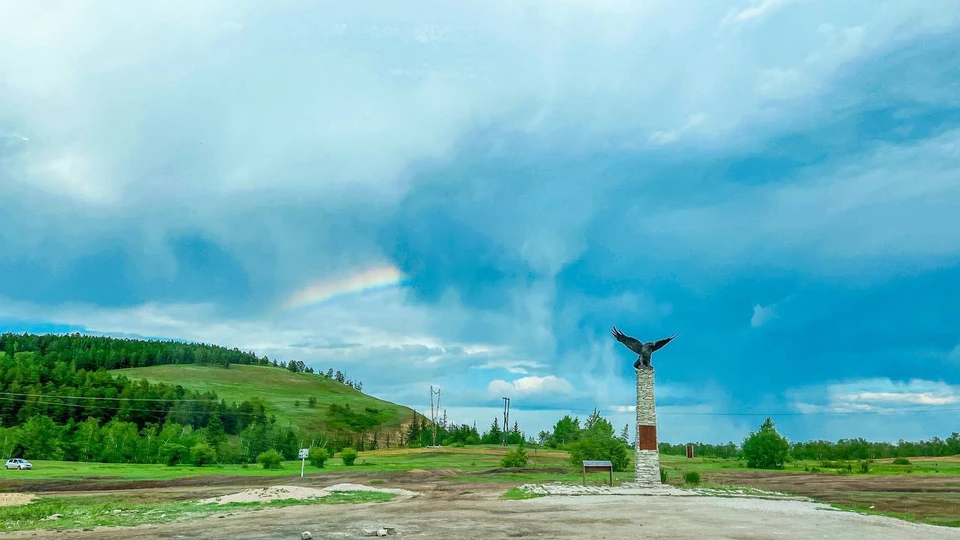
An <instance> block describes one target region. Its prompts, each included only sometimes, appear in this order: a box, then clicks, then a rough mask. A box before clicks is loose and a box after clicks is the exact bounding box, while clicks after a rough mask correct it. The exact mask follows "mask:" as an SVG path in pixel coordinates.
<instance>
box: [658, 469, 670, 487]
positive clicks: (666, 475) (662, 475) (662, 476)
mask: <svg viewBox="0 0 960 540" xmlns="http://www.w3.org/2000/svg"><path fill="white" fill-rule="evenodd" d="M668 478H670V473H668V472H667V470H666V469H664V468H663V467H660V483H661V484H666V483H667V479H668Z"/></svg>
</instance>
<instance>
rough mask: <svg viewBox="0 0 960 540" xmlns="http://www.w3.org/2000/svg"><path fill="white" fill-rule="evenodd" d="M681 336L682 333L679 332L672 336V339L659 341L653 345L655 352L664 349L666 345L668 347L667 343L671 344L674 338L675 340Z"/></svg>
mask: <svg viewBox="0 0 960 540" xmlns="http://www.w3.org/2000/svg"><path fill="white" fill-rule="evenodd" d="M679 335H680V332H677V333H676V334H674V335H672V336H670V337H668V338H665V339H661V340H659V341H656V342H654V344H653V350H654V351H658V350H660V349H662V348H663V346H664V345H666V344H667V343H670V342H671V341H673V338H675V337H677V336H679Z"/></svg>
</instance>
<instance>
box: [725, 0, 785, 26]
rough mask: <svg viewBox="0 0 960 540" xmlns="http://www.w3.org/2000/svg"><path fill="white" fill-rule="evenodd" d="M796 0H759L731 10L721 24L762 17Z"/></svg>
mask: <svg viewBox="0 0 960 540" xmlns="http://www.w3.org/2000/svg"><path fill="white" fill-rule="evenodd" d="M795 1H796V0H760V1H759V2H756V3H754V5H752V6H750V7H747V8H743V9H740V10H733V11H731V12H730V13H729V14H728V15H727V17H726V18H724V20H723V24H730V23H744V22H747V21H751V20H754V19H762V18H764V17H767V16H769V15H771V14H772V13H775V12H776V11H778V10H780V9H783V8H784V7H786V6H787V5H789V4H792V3H794V2H795Z"/></svg>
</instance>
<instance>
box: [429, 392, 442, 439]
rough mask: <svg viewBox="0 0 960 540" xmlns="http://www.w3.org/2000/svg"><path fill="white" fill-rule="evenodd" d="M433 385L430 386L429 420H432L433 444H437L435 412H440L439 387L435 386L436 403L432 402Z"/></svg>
mask: <svg viewBox="0 0 960 540" xmlns="http://www.w3.org/2000/svg"><path fill="white" fill-rule="evenodd" d="M433 394H434V391H433V386H432V385H431V386H430V421H431V422H433V445H434V446H436V445H437V414H438V413H439V412H440V389H439V388H437V391H436V394H437V404H436V407H434V404H433Z"/></svg>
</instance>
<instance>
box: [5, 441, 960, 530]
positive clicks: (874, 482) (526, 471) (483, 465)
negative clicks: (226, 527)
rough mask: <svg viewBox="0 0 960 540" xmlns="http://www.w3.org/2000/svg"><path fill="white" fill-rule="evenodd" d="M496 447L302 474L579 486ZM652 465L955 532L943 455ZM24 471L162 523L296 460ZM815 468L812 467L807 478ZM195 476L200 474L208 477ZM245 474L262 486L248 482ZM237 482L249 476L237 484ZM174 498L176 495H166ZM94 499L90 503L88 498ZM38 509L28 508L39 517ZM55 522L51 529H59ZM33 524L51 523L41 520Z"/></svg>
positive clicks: (21, 475)
mask: <svg viewBox="0 0 960 540" xmlns="http://www.w3.org/2000/svg"><path fill="white" fill-rule="evenodd" d="M506 451H507V449H506V448H504V447H501V446H492V445H489V446H468V447H463V448H453V447H443V448H418V449H386V450H374V451H368V452H361V453H360V455H359V457H358V459H357V460H356V463H355V464H354V465H353V466H350V467H347V466H345V465H344V464H343V462H342V461H341V460H340V459H339V458H332V459H330V460H328V461H327V463H326V466H325V467H323V468H322V469H321V468H316V467H312V466H310V465H309V464H308V465H307V468H306V474H307V476H308V479H307V481H309V482H316V483H319V484H320V485H323V484H324V483H326V482H339V481H343V479H344V478H350V477H353V478H360V479H363V480H362V481H363V482H366V483H369V484H372V485H374V484H383V483H388V484H390V483H393V482H397V481H400V482H405V483H409V482H413V483H422V482H426V483H436V482H440V483H458V484H463V483H478V482H479V483H485V484H488V485H489V484H491V483H498V484H500V485H502V486H503V490H504V492H505V493H504V494H503V497H504V498H506V499H516V498H525V497H527V495H525V494H524V493H522V492H519V491H518V490H511V487H513V486H517V485H520V484H524V483H548V482H561V483H569V484H579V483H580V482H581V481H582V478H581V473H580V470H579V468H578V467H576V466H575V465H573V464H572V463H571V462H570V460H569V455H568V454H567V453H566V452H563V451H557V450H546V449H537V448H528V456H529V462H528V464H527V467H525V468H523V469H519V470H518V469H503V468H501V467H500V458H501V457H502V456H503V454H504V453H505V452H506ZM660 459H661V466H662V467H663V468H664V469H666V470H667V472H668V482H669V483H671V484H674V485H682V484H683V475H684V473H686V472H689V471H697V472H699V473H700V474H701V476H702V479H703V485H704V486H706V487H713V488H721V489H732V488H734V487H737V488H739V487H743V488H756V489H761V490H767V491H777V492H783V493H788V494H794V495H803V496H807V497H811V498H813V499H815V500H818V501H821V502H826V503H829V504H832V505H835V506H837V507H838V508H842V509H850V510H856V511H858V512H863V513H876V514H884V515H889V516H894V517H898V518H901V519H906V520H912V521H920V522H924V523H931V524H936V525H947V526H953V527H960V460H957V459H953V458H944V459H940V460H927V459H912V460H911V464H910V465H892V464H890V463H871V467H870V471H869V472H868V473H865V474H863V473H858V472H856V470H857V469H856V466H855V463H856V462H852V464H854V467H853V468H854V472H849V471H847V470H846V469H845V468H840V469H839V470H838V469H824V468H822V464H820V463H817V462H804V461H801V462H793V463H790V464H789V466H788V467H787V468H786V469H784V470H779V471H769V470H755V469H748V468H746V467H745V465H744V463H743V462H742V461H739V460H733V459H729V460H727V459H713V458H694V459H686V458H684V457H682V456H668V455H661V457H660ZM34 465H35V469H34V470H32V471H6V470H0V491H7V492H11V491H13V492H27V493H29V492H33V493H40V494H41V495H42V494H43V493H50V494H51V495H56V493H55V492H60V493H77V494H78V497H80V498H85V497H87V496H88V495H82V494H85V493H86V494H89V493H90V492H102V493H109V491H105V490H110V489H124V490H127V491H128V492H129V491H130V490H135V491H136V492H137V493H138V494H139V495H137V497H138V499H137V502H136V504H141V505H145V506H137V511H136V512H129V513H128V514H129V516H128V517H127V518H124V519H128V521H124V522H123V523H137V522H147V521H144V520H155V519H160V518H159V517H158V516H159V515H160V514H165V515H166V516H168V517H169V516H174V515H183V516H184V517H189V515H203V513H202V512H203V511H201V510H194V509H192V508H193V507H188V506H178V505H181V503H182V500H179V499H183V498H184V497H191V496H192V497H195V496H196V495H193V494H192V493H193V490H195V489H196V488H197V487H208V488H209V487H210V486H219V488H218V489H221V488H222V489H229V486H235V485H236V486H241V485H245V483H246V482H251V483H254V484H256V485H265V482H268V483H273V484H282V483H284V482H289V481H293V480H294V479H296V480H299V475H300V462H298V461H289V462H285V463H284V464H283V468H282V469H279V470H264V469H263V468H261V467H260V466H256V465H251V466H249V467H247V468H243V467H242V466H239V465H224V466H208V467H192V466H174V467H169V466H166V465H139V464H106V463H73V462H58V461H36V462H34ZM815 468H817V469H820V470H819V471H818V472H812V469H815ZM804 469H806V470H804ZM405 471H406V472H405ZM908 471H909V472H908ZM203 477H208V480H204V479H203ZM252 477H260V478H264V479H266V478H269V480H261V479H257V480H254V478H252ZM245 478H249V480H244V479H245ZM178 479H180V480H182V481H178ZM274 479H275V480H274ZM614 480H615V483H623V482H630V481H632V480H633V472H632V470H628V471H624V472H618V473H615V474H614ZM588 482H590V483H592V484H604V483H606V475H605V474H595V475H592V476H591V477H588ZM111 484H112V486H111ZM156 488H163V489H162V490H157V489H156ZM171 490H172V491H171ZM174 492H176V493H179V495H173V493H174ZM161 493H163V495H162V496H161ZM81 495H82V496H81ZM171 496H173V497H176V500H171V499H169V498H168V497H171ZM56 497H61V496H60V495H56ZM165 497H167V498H165ZM61 498H62V497H61ZM69 498H70V499H73V497H69ZM57 500H59V499H57ZM57 500H52V499H51V498H50V497H42V498H41V499H39V500H38V501H37V502H35V503H32V504H30V505H26V506H24V507H22V508H28V507H33V506H34V505H37V504H40V503H43V504H51V505H54V504H61V503H62V501H61V502H60V503H58V502H57ZM98 500H99V501H100V502H97V501H98ZM103 501H106V502H107V503H109V504H112V505H121V506H122V504H121V503H120V502H119V501H118V500H115V499H102V500H100V499H89V500H87V501H85V502H82V503H81V504H80V506H83V508H79V509H78V514H77V515H78V516H80V517H79V518H78V519H82V520H87V521H83V523H93V522H96V521H97V520H98V519H99V520H100V521H103V520H107V521H109V520H112V519H114V517H112V516H100V517H96V515H97V512H100V510H95V507H96V505H97V504H100V503H102V502H103ZM128 502H129V499H128ZM327 502H334V501H327ZM168 504H169V505H172V506H164V507H163V508H164V510H161V511H159V512H155V511H156V510H157V509H158V508H160V506H158V505H168ZM151 505H152V506H151ZM87 507H89V508H87ZM51 508H52V507H51ZM0 510H3V509H0ZM168 510H169V511H168ZM24 511H25V510H24ZM46 511H47V510H46V509H44V510H42V511H41V510H38V512H40V513H43V512H46ZM71 511H73V510H71ZM11 512H12V513H11ZM111 512H112V510H111ZM197 512H200V513H197ZM51 513H61V514H62V513H63V512H54V511H51ZM18 515H20V514H16V512H15V511H13V510H3V511H0V519H4V520H7V519H11V520H14V521H16V520H17V519H20V518H17V517H16V516H18ZM91 516H93V517H91ZM24 519H25V518H24ZM118 519H119V518H118ZM137 520H140V521H137ZM23 523H28V522H27V521H25V522H23ZM77 523H80V521H78V522H77ZM111 523H112V522H111ZM62 525H63V524H62V523H61V524H60V526H62ZM15 526H17V527H19V525H15ZM23 526H26V525H23ZM40 526H44V527H47V526H52V525H51V524H49V523H46V522H43V523H41V524H40Z"/></svg>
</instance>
